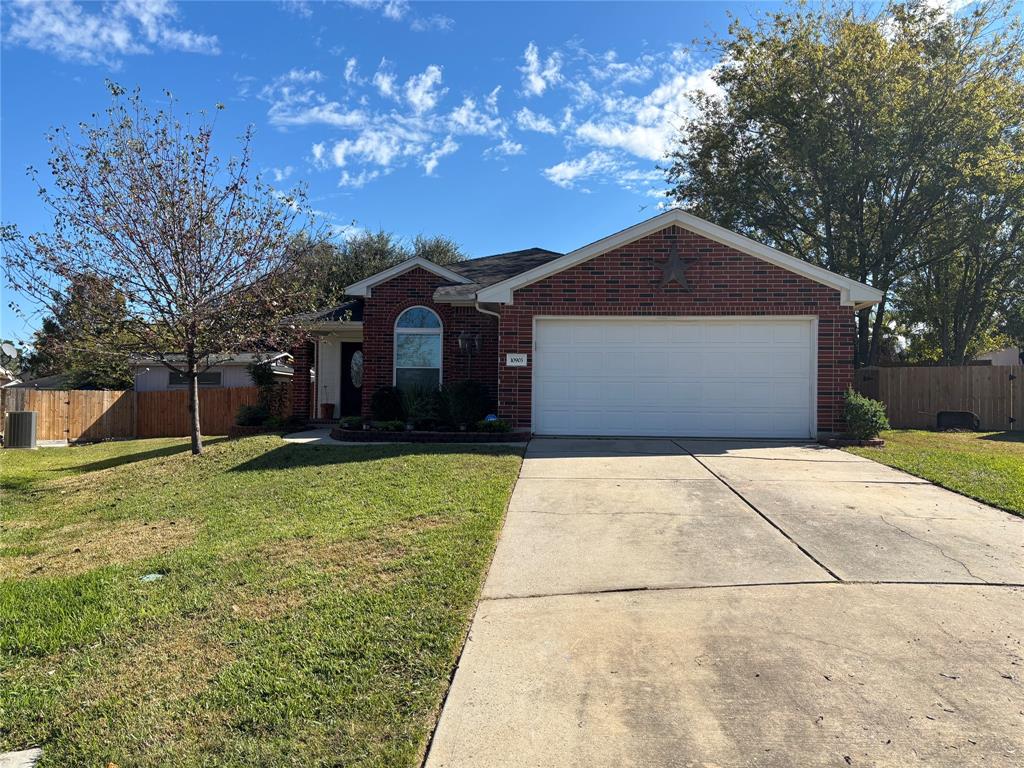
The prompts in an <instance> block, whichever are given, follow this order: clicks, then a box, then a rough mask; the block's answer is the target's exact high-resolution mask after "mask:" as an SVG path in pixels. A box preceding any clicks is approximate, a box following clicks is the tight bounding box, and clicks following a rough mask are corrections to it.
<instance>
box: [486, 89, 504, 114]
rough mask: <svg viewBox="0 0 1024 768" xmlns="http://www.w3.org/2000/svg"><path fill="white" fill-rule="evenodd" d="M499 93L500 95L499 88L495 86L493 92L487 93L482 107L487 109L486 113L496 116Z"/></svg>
mask: <svg viewBox="0 0 1024 768" xmlns="http://www.w3.org/2000/svg"><path fill="white" fill-rule="evenodd" d="M499 93H501V86H500V85H497V86H495V87H494V90H492V91H491V92H490V93H488V94H487V97H486V98H485V99H484V106H485V107H486V108H487V111H488V112H490V113H491V114H492V115H496V114H498V94H499Z"/></svg>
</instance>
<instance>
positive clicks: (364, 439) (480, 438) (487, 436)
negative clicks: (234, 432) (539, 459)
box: [331, 427, 531, 443]
mask: <svg viewBox="0 0 1024 768" xmlns="http://www.w3.org/2000/svg"><path fill="white" fill-rule="evenodd" d="M331 437H332V438H333V439H335V440H343V441H345V442H351V443H525V442H527V441H528V440H529V439H530V437H531V434H530V433H529V432H424V431H419V430H412V431H408V430H407V431H404V432H390V431H385V430H383V429H344V428H342V427H335V428H334V429H332V430H331Z"/></svg>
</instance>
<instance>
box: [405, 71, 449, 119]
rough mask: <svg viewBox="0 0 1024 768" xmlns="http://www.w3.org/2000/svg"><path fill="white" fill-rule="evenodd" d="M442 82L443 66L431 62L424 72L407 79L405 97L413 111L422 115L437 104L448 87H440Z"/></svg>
mask: <svg viewBox="0 0 1024 768" xmlns="http://www.w3.org/2000/svg"><path fill="white" fill-rule="evenodd" d="M440 84H441V67H439V66H437V64H431V65H430V66H429V67H427V68H426V69H425V70H423V72H421V73H420V74H418V75H413V76H412V77H410V78H409V79H408V80H406V81H405V99H406V101H408V102H409V106H411V107H412V110H413V112H415V113H416V114H417V115H421V114H423V113H424V112H429V111H430V110H432V109H433V108H434V107H436V106H437V102H438V101H439V100H440V98H441V97H442V96H443V95H444V94H445V93H447V91H448V89H447V88H441V89H438V86H439V85H440Z"/></svg>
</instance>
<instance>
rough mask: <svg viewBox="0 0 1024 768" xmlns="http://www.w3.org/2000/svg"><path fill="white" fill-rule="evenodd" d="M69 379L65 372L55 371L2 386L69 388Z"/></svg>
mask: <svg viewBox="0 0 1024 768" xmlns="http://www.w3.org/2000/svg"><path fill="white" fill-rule="evenodd" d="M70 379H71V377H70V376H69V375H68V374H66V373H55V374H53V375H52V376H40V377H38V378H35V379H28V380H25V381H19V382H17V383H13V384H5V385H4V386H8V387H17V388H18V389H70V388H71V386H70Z"/></svg>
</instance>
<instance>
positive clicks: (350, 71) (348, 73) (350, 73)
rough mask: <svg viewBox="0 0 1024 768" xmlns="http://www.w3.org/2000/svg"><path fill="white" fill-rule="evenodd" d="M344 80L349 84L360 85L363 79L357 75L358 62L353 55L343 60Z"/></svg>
mask: <svg viewBox="0 0 1024 768" xmlns="http://www.w3.org/2000/svg"><path fill="white" fill-rule="evenodd" d="M345 82H346V83H349V84H350V85H360V84H361V83H362V82H363V79H362V78H361V77H359V62H358V61H357V60H356V57H355V56H352V57H350V58H349V60H348V61H346V62H345Z"/></svg>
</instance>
